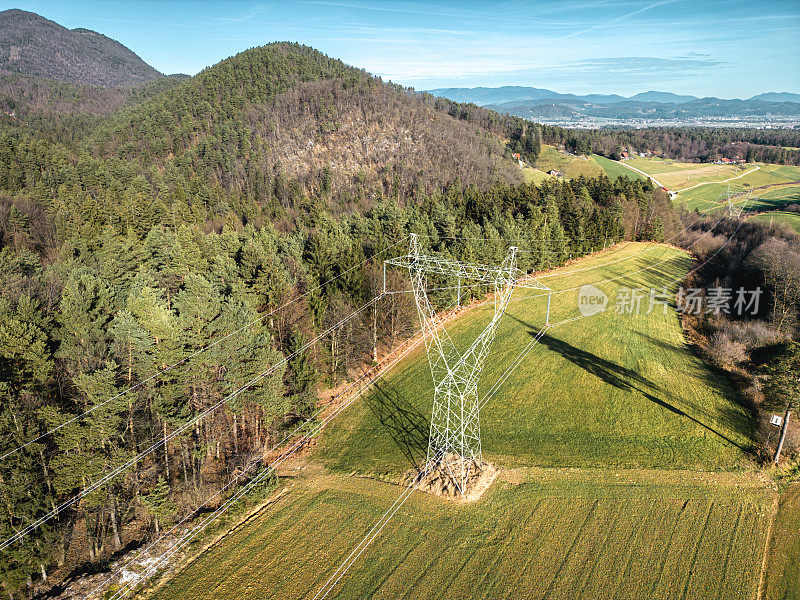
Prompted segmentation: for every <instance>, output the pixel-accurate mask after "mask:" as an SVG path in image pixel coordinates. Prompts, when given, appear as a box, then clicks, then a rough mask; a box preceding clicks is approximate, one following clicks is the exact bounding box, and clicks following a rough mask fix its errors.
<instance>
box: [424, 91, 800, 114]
mask: <svg viewBox="0 0 800 600" xmlns="http://www.w3.org/2000/svg"><path fill="white" fill-rule="evenodd" d="M428 91H429V93H431V94H434V95H436V96H443V97H445V98H449V99H451V100H455V101H458V102H474V103H475V104H477V105H479V106H486V107H487V108H492V109H495V110H498V111H500V112H505V113H509V114H513V115H516V116H519V117H525V118H528V119H543V120H569V119H576V120H577V119H582V118H593V119H623V120H624V119H662V120H685V119H694V118H715V117H745V116H747V117H753V116H756V117H769V116H780V117H787V116H792V117H793V116H800V94H792V93H789V92H767V93H764V94H759V95H757V96H753V97H752V98H748V99H747V100H739V99H733V100H726V99H721V98H697V97H696V96H686V95H679V94H673V93H671V92H657V91H649V92H642V93H640V94H636V95H634V96H630V97H627V98H626V97H624V96H619V95H617V94H588V95H583V96H579V95H576V94H561V93H559V92H554V91H552V90H547V89H542V88H534V87H523V86H503V87H497V88H488V87H477V88H439V89H434V90H428Z"/></svg>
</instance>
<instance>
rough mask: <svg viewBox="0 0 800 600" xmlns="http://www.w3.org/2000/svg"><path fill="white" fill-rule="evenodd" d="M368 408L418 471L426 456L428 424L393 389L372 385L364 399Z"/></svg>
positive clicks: (420, 414)
mask: <svg viewBox="0 0 800 600" xmlns="http://www.w3.org/2000/svg"><path fill="white" fill-rule="evenodd" d="M367 406H369V409H370V410H371V411H372V413H373V414H374V415H375V417H376V418H377V419H378V422H379V423H380V424H381V425H382V426H383V427H384V428H385V429H386V430H387V431H388V432H389V435H390V436H391V438H392V440H393V441H394V443H395V444H397V446H398V448H400V451H401V452H402V453H403V455H404V456H405V457H406V459H408V461H409V462H410V463H411V464H412V465H413V466H414V468H419V466H420V465H422V464H423V463H424V462H425V459H426V457H427V454H428V434H429V432H430V427H431V424H430V421H429V420H428V418H427V417H426V416H425V415H423V414H422V413H421V412H420V411H419V409H418V408H417V407H416V406H414V405H413V404H411V403H410V402H409V401H408V400H406V399H405V398H404V397H403V396H402V395H401V394H400V393H399V392H398V391H397V390H396V389H395V388H394V387H393V386H387V385H381V384H379V383H376V384H375V387H374V391H373V393H372V394H370V395H369V397H368V398H367Z"/></svg>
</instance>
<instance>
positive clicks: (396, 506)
mask: <svg viewBox="0 0 800 600" xmlns="http://www.w3.org/2000/svg"><path fill="white" fill-rule="evenodd" d="M443 454H444V452H443V451H441V450H440V451H439V453H438V454H436V456H434V457H433V459H432V460H431V461H429V462H428V466H427V467H426V468H425V470H423V471H420V472H419V473H418V474H417V476H416V477H415V478H414V479H413V481H412V482H411V483H410V484H409V485H408V486H407V487H406V489H405V490H403V492H402V493H401V494H400V496H399V497H398V498H397V500H395V501H394V503H393V504H392V505H391V506H390V507H389V509H388V510H387V511H386V512H385V513H383V515H382V516H381V518H380V519H378V522H377V523H375V525H373V526H372V528H371V529H370V530H369V531H368V532H367V534H366V535H365V536H364V537H363V538H362V539H361V541H360V542H359V543H358V544H356V547H355V548H353V550H352V551H351V552H350V554H349V555H348V556H347V558H345V560H344V561H343V562H342V564H340V565H339V566H338V567H337V569H336V570H335V571H334V572H333V574H332V575H331V576H330V578H329V579H328V580H327V581H326V582H325V584H324V585H323V586H322V587H321V588H320V589H319V590H317V593H316V594H315V595H314V600H317V599H320V600H322V599H323V598H326V597H327V596H328V594H329V593H330V591H331V590H333V588H334V587H336V584H337V583H339V580H340V579H341V578H342V577H343V576H344V575H345V574H346V573H347V571H349V570H350V567H352V566H353V564H354V563H355V562H356V561H357V560H358V558H359V557H360V556H361V555H362V554H363V553H364V551H365V550H366V549H367V546H369V545H370V544H371V543H372V541H373V540H374V539H375V538H376V537H378V535H379V534H380V532H381V531H383V528H384V527H385V526H386V524H387V523H388V522H389V520H390V519H391V518H392V517H393V516H394V515H395V513H396V512H397V511H398V510H400V508H402V506H403V504H405V502H406V500H408V498H410V497H411V492H413V491H414V488H415V487H416V485H417V483H419V482H420V481H422V480H423V479H424V478H425V477H426V476H427V475H428V473H430V471H431V469H432V468H433V466H434V465H435V464H436V461H438V460H439V459H440V458H441V457H442V455H443ZM376 529H377V530H376ZM359 548H360V550H359ZM356 551H358V553H357V554H356ZM340 571H341V572H340ZM337 573H338V574H339V575H338V576H337ZM334 577H335V578H336V579H335V580H334ZM320 594H322V595H321V596H320Z"/></svg>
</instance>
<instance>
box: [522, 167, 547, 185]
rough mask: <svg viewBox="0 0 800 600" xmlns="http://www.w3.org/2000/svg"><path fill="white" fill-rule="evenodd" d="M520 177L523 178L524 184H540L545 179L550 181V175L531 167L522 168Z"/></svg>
mask: <svg viewBox="0 0 800 600" xmlns="http://www.w3.org/2000/svg"><path fill="white" fill-rule="evenodd" d="M522 176H523V177H524V178H525V183H541V182H542V181H544V180H545V179H552V175H548V174H547V173H545V172H544V171H540V170H539V169H534V168H532V167H523V168H522Z"/></svg>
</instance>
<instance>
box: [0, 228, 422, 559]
mask: <svg viewBox="0 0 800 600" xmlns="http://www.w3.org/2000/svg"><path fill="white" fill-rule="evenodd" d="M407 238H408V236H405V237H404V238H402V239H401V240H399V241H397V242H395V243H394V244H392V245H391V246H387V247H386V248H384V249H383V250H381V251H380V252H377V253H375V254H374V255H372V256H371V257H369V258H367V259H366V260H364V261H363V262H361V263H359V264H357V265H355V266H354V267H351V268H349V269H347V270H346V271H343V272H342V273H340V274H339V275H337V276H336V277H332V278H330V279H328V280H327V281H324V282H323V283H321V284H319V285H318V286H316V287H314V288H311V289H309V290H306V291H305V292H303V293H302V294H300V295H299V296H297V297H295V298H292V299H291V300H289V301H287V302H285V303H284V304H282V305H281V306H279V307H278V308H275V309H274V310H272V311H271V312H268V313H264V314H261V315H259V316H258V318H257V319H254V320H253V321H250V322H249V323H246V324H245V325H242V326H241V327H240V328H239V329H236V330H235V331H232V332H230V333H228V334H227V335H225V336H224V337H222V338H220V339H218V340H216V341H215V342H212V343H210V344H208V345H206V346H204V347H203V348H200V349H199V350H197V351H195V352H193V353H192V354H190V355H189V356H186V357H184V358H182V359H181V360H179V361H177V362H175V363H173V364H172V365H170V366H168V367H166V368H164V369H162V370H161V371H158V372H156V373H153V374H152V375H151V376H150V377H148V378H147V379H144V380H142V381H140V382H138V383H137V384H135V385H132V386H130V387H128V388H127V389H125V390H123V391H122V392H119V393H118V394H116V395H115V396H112V397H111V398H108V399H107V400H103V401H102V402H100V403H99V404H95V405H94V406H93V407H92V408H90V409H88V410H86V411H84V412H83V413H81V414H79V415H75V416H74V417H72V418H71V419H69V420H67V421H64V422H63V423H61V424H59V425H57V426H56V427H53V428H52V429H49V430H48V431H46V432H44V433H42V434H41V435H39V436H37V437H35V438H33V439H32V440H29V441H27V442H25V443H24V444H22V445H20V446H17V447H16V448H14V449H13V450H9V451H8V452H6V453H5V454H3V455H2V456H0V460H4V459H6V458H8V457H9V456H11V455H12V454H15V453H16V452H19V451H20V450H22V449H24V448H27V447H28V446H30V445H31V444H33V443H36V442H38V441H39V440H41V439H43V438H45V437H47V436H48V435H50V434H52V433H55V432H56V431H58V430H60V429H62V428H63V427H66V426H67V425H69V424H70V423H73V422H75V421H77V420H78V419H81V418H83V417H85V416H86V415H88V414H89V413H91V412H93V411H95V410H97V409H98V408H100V407H101V406H104V405H106V404H108V403H109V402H111V401H112V400H116V399H117V398H120V397H122V396H124V395H125V394H127V393H128V392H132V391H133V390H135V389H137V388H139V387H140V386H142V385H144V384H145V383H147V382H148V381H152V380H153V379H155V378H156V377H159V376H161V375H163V374H164V373H167V372H169V371H171V370H172V369H174V368H175V367H177V366H179V365H182V364H183V363H185V362H186V361H188V360H191V359H192V358H194V357H195V356H197V355H199V354H202V353H203V352H205V351H206V350H209V349H210V348H213V347H214V346H216V345H217V344H219V343H221V342H224V341H225V340H227V339H228V338H229V337H231V336H233V335H236V334H237V333H239V332H241V331H244V330H245V329H247V328H248V327H251V326H252V325H254V324H256V323H258V322H259V321H262V320H263V319H264V318H266V317H269V316H271V315H273V314H275V313H276V312H278V311H279V310H282V309H284V308H286V307H287V306H289V305H290V304H294V303H295V302H297V301H298V300H300V298H303V297H304V296H307V295H308V294H310V293H311V292H315V291H317V290H319V289H322V288H323V287H324V286H326V285H328V284H329V283H331V282H332V281H335V280H336V279H339V278H340V277H342V276H344V275H347V273H349V272H350V271H352V270H354V269H357V268H359V267H361V266H363V265H365V264H366V263H368V262H369V261H371V260H373V259H374V258H375V257H376V256H380V255H381V254H383V253H384V252H386V251H387V250H390V249H392V248H394V247H395V246H397V245H398V244H400V243H401V242H403V241H404V240H406V239H407ZM0 549H2V548H1V547H0Z"/></svg>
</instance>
